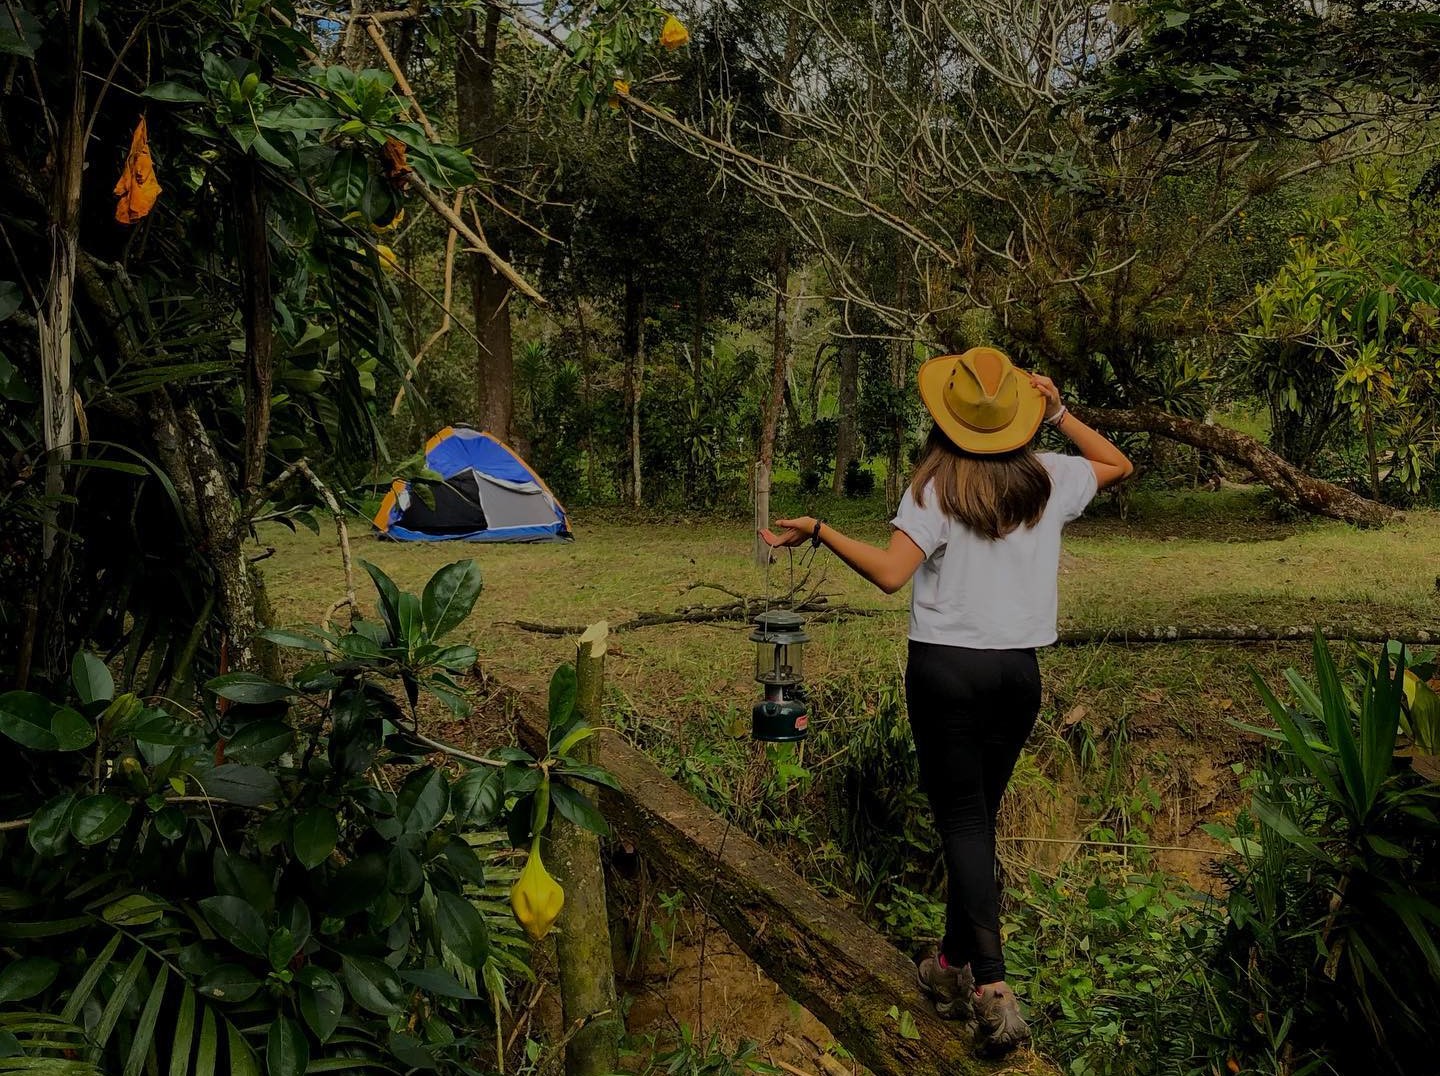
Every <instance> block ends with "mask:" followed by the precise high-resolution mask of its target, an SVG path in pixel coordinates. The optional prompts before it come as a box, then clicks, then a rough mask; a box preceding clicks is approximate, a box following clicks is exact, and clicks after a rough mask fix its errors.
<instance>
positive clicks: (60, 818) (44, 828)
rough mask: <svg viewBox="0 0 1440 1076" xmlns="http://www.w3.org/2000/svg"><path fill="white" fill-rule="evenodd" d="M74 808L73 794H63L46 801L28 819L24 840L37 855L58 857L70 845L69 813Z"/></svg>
mask: <svg viewBox="0 0 1440 1076" xmlns="http://www.w3.org/2000/svg"><path fill="white" fill-rule="evenodd" d="M74 806H75V796H74V794H73V793H70V792H65V793H63V794H61V795H59V796H56V797H55V798H54V799H51V800H47V801H46V802H45V804H44V806H42V807H41V808H40V809H39V810H38V811H36V812H35V814H34V815H33V816H32V817H31V819H30V828H29V832H27V833H26V835H25V836H26V839H27V840H28V841H29V842H30V847H31V848H33V849H35V851H36V853H37V854H38V855H42V856H58V855H59V854H60V853H61V852H63V851H65V846H66V845H68V844H69V843H70V812H71V810H72V809H73V808H74Z"/></svg>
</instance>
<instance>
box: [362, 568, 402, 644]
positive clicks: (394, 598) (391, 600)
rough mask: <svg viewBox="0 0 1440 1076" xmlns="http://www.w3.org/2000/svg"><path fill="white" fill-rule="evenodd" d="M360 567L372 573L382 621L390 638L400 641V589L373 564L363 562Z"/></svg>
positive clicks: (371, 576)
mask: <svg viewBox="0 0 1440 1076" xmlns="http://www.w3.org/2000/svg"><path fill="white" fill-rule="evenodd" d="M360 567H362V568H364V569H365V570H366V571H367V572H369V573H370V579H371V581H372V582H373V583H374V584H375V593H376V594H377V595H378V596H379V605H380V619H381V620H383V621H385V627H386V628H387V629H389V632H390V638H391V639H392V640H396V641H398V640H399V639H400V637H401V636H400V589H399V588H398V587H397V586H396V585H395V582H394V580H392V579H391V578H390V577H389V576H388V575H386V574H385V572H384V571H383V570H382V569H380V568H378V567H376V566H375V565H374V564H371V563H370V562H369V561H368V560H362V561H361V562H360Z"/></svg>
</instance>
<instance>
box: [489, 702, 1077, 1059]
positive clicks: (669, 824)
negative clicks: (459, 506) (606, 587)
mask: <svg viewBox="0 0 1440 1076" xmlns="http://www.w3.org/2000/svg"><path fill="white" fill-rule="evenodd" d="M510 705H511V707H512V710H511V712H513V713H515V714H516V715H517V719H518V726H519V733H520V739H521V742H522V743H523V744H525V745H526V746H527V747H530V748H532V749H539V748H541V747H542V746H543V744H544V742H545V737H546V717H545V714H544V713H542V712H541V710H540V709H539V708H538V707H537V706H536V705H534V704H533V703H531V702H530V701H529V700H528V699H526V698H524V697H523V696H520V695H511V697H510ZM596 741H597V746H596V749H595V762H596V763H597V764H598V765H600V766H602V767H604V768H605V769H606V770H608V771H610V773H612V774H614V775H615V777H616V779H617V780H618V781H619V784H620V788H621V791H618V792H616V791H613V790H610V789H600V807H601V809H602V810H603V811H604V813H605V817H606V819H607V820H608V821H609V822H610V824H611V825H612V826H613V827H614V828H615V830H616V831H617V832H618V833H619V834H621V835H622V836H624V837H625V839H626V840H628V841H630V842H631V843H632V844H633V845H634V846H635V848H636V849H637V850H638V851H639V852H640V853H641V855H643V856H644V857H645V858H646V859H647V860H648V861H649V862H650V863H651V864H652V865H653V867H654V868H655V870H657V871H659V872H660V873H662V874H664V875H666V876H667V877H668V878H669V879H670V880H671V881H672V882H674V883H675V884H676V885H678V886H680V887H682V888H683V889H685V890H686V891H687V892H690V893H694V894H697V895H701V897H702V899H703V900H704V902H705V909H706V911H707V912H708V913H709V914H710V916H711V917H713V918H714V920H715V921H716V922H717V923H719V924H720V926H721V927H722V928H723V929H724V930H725V931H726V933H728V934H729V935H730V937H731V938H732V939H733V940H734V942H735V944H736V945H737V946H739V948H740V949H742V950H743V951H744V952H745V953H746V955H747V956H749V957H750V959H752V960H753V961H755V963H756V964H757V965H758V966H759V967H760V968H761V969H762V970H763V971H764V972H765V973H766V974H767V975H769V976H770V978H772V979H773V980H774V981H775V982H776V984H777V985H778V986H779V987H780V988H781V989H782V990H784V991H785V993H786V994H787V995H789V996H790V997H791V998H793V999H795V1000H796V1001H797V1002H799V1003H800V1004H801V1005H804V1006H805V1008H807V1009H808V1010H809V1011H810V1012H811V1013H812V1014H814V1016H815V1018H816V1019H817V1020H819V1021H820V1022H821V1023H822V1024H824V1025H825V1026H826V1027H827V1028H829V1030H830V1032H831V1033H832V1034H833V1035H834V1036H835V1037H836V1039H838V1040H839V1041H840V1042H841V1044H843V1045H844V1046H845V1048H846V1049H847V1050H849V1051H850V1052H851V1053H852V1054H853V1055H854V1056H855V1058H856V1059H857V1060H858V1061H860V1063H861V1064H863V1065H864V1066H865V1067H866V1068H868V1069H869V1070H870V1071H871V1072H872V1073H874V1074H875V1076H967V1074H980V1073H995V1072H997V1071H1003V1072H1007V1073H1015V1074H1033V1076H1040V1074H1044V1076H1058V1073H1057V1071H1056V1070H1055V1069H1054V1068H1053V1067H1052V1066H1050V1065H1049V1064H1047V1063H1046V1062H1045V1061H1043V1060H1041V1059H1040V1058H1038V1057H1036V1056H1035V1055H1033V1054H1031V1053H1028V1052H1025V1053H1021V1054H1017V1055H1013V1056H1011V1057H1010V1058H1007V1059H1006V1060H1005V1061H1004V1062H1002V1063H1001V1065H999V1066H996V1065H993V1064H991V1063H988V1062H984V1061H978V1060H976V1059H974V1058H973V1057H971V1055H970V1048H971V1038H970V1035H969V1033H968V1032H967V1031H966V1030H965V1029H964V1028H963V1027H961V1026H958V1025H957V1024H955V1023H953V1022H947V1021H944V1020H941V1019H940V1018H939V1017H937V1016H936V1015H935V1013H934V1010H933V1009H932V1008H931V1007H930V1005H929V1003H928V1002H927V1001H925V1000H924V999H923V998H922V997H921V995H920V991H919V988H918V987H917V985H916V982H915V964H914V963H913V962H912V961H911V960H910V959H909V958H908V957H906V956H905V955H904V954H903V953H901V952H900V951H899V950H898V949H896V948H895V947H894V946H893V945H891V944H890V943H889V942H888V941H886V940H885V939H884V938H883V937H881V936H880V935H879V934H878V933H876V932H875V931H874V930H872V929H870V927H868V926H867V925H866V924H865V923H863V922H862V921H861V920H860V919H859V918H858V917H857V916H855V915H854V914H853V913H852V912H850V911H848V910H846V909H844V908H842V907H840V906H838V905H836V904H834V903H832V902H831V901H828V900H826V899H825V898H824V897H822V896H821V895H820V894H819V893H818V892H817V891H816V890H815V889H814V888H812V887H811V886H810V885H809V884H807V883H806V882H805V881H803V880H802V879H801V878H800V877H799V876H797V875H796V874H795V873H794V872H793V871H792V870H791V869H790V868H789V867H788V866H786V865H785V864H784V863H782V862H781V861H780V860H779V859H778V858H777V857H776V856H774V855H773V854H771V853H770V852H768V851H767V850H766V849H764V848H762V847H761V846H760V845H759V844H758V843H757V842H756V841H754V840H753V839H751V837H750V836H749V835H748V834H746V833H744V832H742V831H740V830H738V829H734V828H733V827H730V826H728V825H727V823H726V822H725V820H724V819H723V818H720V817H719V816H718V815H716V814H715V813H714V812H712V811H710V810H709V809H708V808H706V807H705V806H703V805H702V804H701V803H699V802H698V801H697V800H696V799H694V798H693V797H692V796H691V795H690V794H689V793H688V792H686V791H685V790H684V789H682V788H681V787H680V786H679V785H677V784H676V783H675V782H674V781H672V780H670V778H668V777H667V776H666V775H665V774H664V773H663V772H662V771H661V770H660V769H659V768H658V767H657V766H656V765H655V764H654V763H653V762H651V761H650V760H649V759H648V758H647V757H646V756H645V755H644V753H643V752H641V751H638V750H637V749H635V748H634V747H631V746H630V745H629V744H628V743H626V742H625V741H624V740H623V739H621V738H620V737H619V736H618V735H617V734H615V733H613V732H610V731H608V730H607V731H605V732H603V733H602V734H601V735H600V736H598V737H596Z"/></svg>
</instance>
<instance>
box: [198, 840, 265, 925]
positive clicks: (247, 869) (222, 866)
mask: <svg viewBox="0 0 1440 1076" xmlns="http://www.w3.org/2000/svg"><path fill="white" fill-rule="evenodd" d="M213 874H214V878H215V889H216V891H217V892H219V893H222V894H224V895H225V896H227V897H239V898H240V899H241V900H243V901H245V902H246V903H247V904H249V905H250V906H251V907H252V908H254V909H255V910H256V911H258V912H259V913H260V914H261V916H266V915H269V914H270V913H271V912H273V911H274V910H275V872H274V869H273V868H272V867H271V866H270V865H268V864H267V865H265V866H261V865H260V864H259V863H256V862H255V861H254V860H251V859H246V858H245V857H244V856H242V855H228V854H227V853H225V852H224V851H222V850H220V849H216V851H215V862H214V870H213Z"/></svg>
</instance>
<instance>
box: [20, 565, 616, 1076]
mask: <svg viewBox="0 0 1440 1076" xmlns="http://www.w3.org/2000/svg"><path fill="white" fill-rule="evenodd" d="M366 567H367V569H368V570H369V571H370V574H371V576H372V578H373V579H374V582H375V585H376V589H377V591H378V593H379V602H378V605H379V609H380V614H381V617H380V620H379V622H369V621H357V622H356V623H354V624H353V625H352V627H351V629H350V630H349V631H347V632H345V633H343V634H337V633H334V632H328V631H316V632H314V633H304V634H302V633H294V632H278V631H276V632H269V633H268V634H269V637H270V638H271V640H272V641H274V642H277V643H280V644H282V645H286V646H290V647H293V648H297V649H300V650H304V651H309V652H310V653H311V655H312V656H313V657H314V659H315V660H314V662H313V663H312V664H310V665H308V666H306V667H304V668H303V669H301V670H300V671H299V672H297V673H296V674H295V675H294V676H293V677H292V678H291V679H290V680H289V681H287V682H283V683H281V682H274V681H270V680H267V679H265V678H263V677H260V676H256V675H254V674H251V673H247V672H236V673H229V674H226V675H222V676H219V677H217V678H215V679H213V680H211V681H210V683H209V684H208V685H207V689H208V694H207V696H206V703H205V707H204V710H203V712H202V713H199V714H191V713H188V712H186V711H185V710H184V709H183V708H181V707H178V706H176V705H173V704H168V703H167V704H166V705H163V706H161V705H152V704H151V703H150V702H148V701H142V700H140V699H138V698H136V697H135V696H134V695H130V694H122V695H119V696H118V697H117V696H116V694H115V689H114V685H113V682H112V680H111V677H110V672H109V670H108V669H107V667H106V666H105V664H104V663H103V662H101V661H100V660H99V659H98V658H96V657H94V656H93V655H90V654H86V653H82V654H80V655H79V656H77V658H76V659H75V662H74V667H73V676H72V681H73V683H72V693H71V697H70V698H68V699H66V700H65V701H63V702H58V703H57V702H52V701H50V700H47V699H46V698H44V697H42V696H40V695H37V694H31V693H28V692H23V691H13V692H9V693H7V694H5V695H4V696H0V733H3V734H4V735H5V736H7V737H8V738H9V739H10V740H13V741H15V743H16V744H17V745H18V746H19V765H17V766H16V767H15V772H16V773H17V774H23V778H21V779H17V780H15V781H12V782H10V783H9V784H8V785H7V788H6V790H5V791H4V792H0V811H3V813H4V816H5V817H16V822H13V823H9V824H5V825H4V826H3V827H0V909H3V912H4V919H3V925H0V938H3V940H4V941H3V944H4V947H5V951H6V953H7V954H8V955H9V956H10V957H11V960H10V962H9V963H8V964H7V965H6V966H5V967H4V968H3V970H0V1005H4V1006H5V1008H6V1010H7V1012H6V1014H5V1015H4V1016H3V1017H0V1069H4V1068H12V1067H15V1065H19V1066H21V1067H25V1068H27V1069H31V1070H34V1071H54V1072H67V1073H95V1072H101V1071H104V1072H117V1073H119V1072H122V1071H123V1072H124V1073H126V1074H131V1073H137V1074H138V1073H140V1072H142V1071H147V1072H153V1071H156V1070H157V1069H163V1068H164V1067H165V1066H168V1067H169V1071H172V1072H213V1071H228V1072H232V1073H237V1074H245V1073H258V1072H260V1071H262V1069H263V1070H264V1071H266V1072H268V1073H269V1076H291V1074H298V1073H303V1072H305V1071H307V1067H308V1070H309V1071H350V1070H354V1069H360V1068H379V1069H382V1070H385V1071H407V1070H413V1069H426V1070H430V1071H438V1072H445V1073H465V1072H473V1071H475V1069H474V1067H473V1064H474V1059H475V1057H476V1055H477V1053H478V1051H479V1050H480V1049H481V1048H482V1044H483V1042H484V1040H483V1036H484V1034H485V1031H486V1028H487V1017H488V1012H489V1010H490V1009H491V1008H493V1007H495V1006H498V1005H500V1004H501V1003H502V1002H503V997H502V995H503V989H504V980H505V975H506V974H507V972H523V971H524V964H523V961H522V959H521V958H522V956H523V954H525V953H526V952H527V949H528V947H527V946H526V944H525V943H524V942H523V940H522V939H520V938H519V937H518V934H517V932H516V931H515V929H514V925H513V924H512V923H511V921H510V919H509V916H508V915H506V914H504V910H503V909H504V906H503V904H500V903H499V902H498V900H497V896H498V894H497V893H496V892H495V879H494V878H490V879H487V876H486V862H485V857H484V856H482V855H481V854H477V850H476V848H477V846H479V847H482V848H486V849H489V848H493V847H494V844H495V841H494V840H492V839H490V838H489V837H488V836H487V835H485V834H483V833H480V834H477V833H476V832H474V831H476V830H483V829H485V828H486V827H494V828H496V829H497V835H498V832H501V831H500V830H499V827H500V826H501V825H502V824H503V826H504V829H503V832H506V833H508V835H509V838H510V840H511V841H512V842H513V843H515V844H521V843H523V842H525V841H526V840H528V839H529V838H530V836H531V831H532V829H534V830H536V831H539V830H541V829H543V825H544V819H543V817H537V816H541V815H543V813H544V803H543V800H544V799H545V798H547V797H545V796H543V795H541V796H538V797H537V793H538V792H541V791H542V790H543V789H545V788H546V786H547V785H550V786H551V787H550V789H549V791H550V794H551V797H553V802H554V804H555V807H556V810H557V811H558V812H559V813H560V814H562V815H565V816H566V817H567V818H569V819H570V820H571V821H573V822H575V823H576V824H579V825H584V826H588V827H590V828H593V829H600V828H603V825H604V823H603V821H602V820H601V819H600V818H599V816H598V814H597V813H596V811H595V808H594V807H593V806H592V805H591V804H590V803H589V801H588V800H586V799H585V797H584V796H582V795H581V794H580V793H579V792H578V791H576V790H575V789H574V788H572V787H570V786H569V785H568V784H566V783H565V782H566V776H567V775H568V778H569V779H574V780H581V781H592V782H595V781H599V782H608V781H609V780H610V779H609V778H608V776H607V775H605V774H604V773H603V772H601V771H598V770H595V769H594V768H593V767H586V766H582V765H580V764H579V763H576V762H574V761H572V760H571V759H570V758H569V757H568V755H567V751H568V749H569V747H570V746H572V745H573V744H574V743H575V742H578V741H579V740H580V739H583V737H584V736H585V735H586V734H587V732H588V730H587V729H586V727H585V726H584V725H583V723H581V722H580V721H579V720H578V719H577V718H576V717H575V715H574V699H575V682H574V673H573V670H570V669H568V668H563V669H562V670H560V672H558V673H557V674H556V677H555V680H554V682H553V684H552V690H551V717H552V722H551V725H552V735H551V751H550V755H549V757H548V758H546V759H545V760H544V763H543V765H542V764H539V763H537V760H536V759H534V758H533V757H532V756H530V755H529V754H527V753H526V752H523V751H520V750H518V749H516V748H510V749H505V750H502V751H501V752H498V753H497V757H496V758H495V759H478V758H473V759H470V761H471V762H473V763H474V765H473V766H472V767H470V768H467V769H465V770H464V771H463V772H462V773H461V774H460V775H459V776H458V777H457V776H455V775H454V774H453V773H452V772H451V768H450V767H449V766H436V765H433V764H430V763H428V762H426V761H425V756H427V755H431V754H432V753H434V751H435V749H436V748H443V745H439V744H435V743H434V742H433V741H426V740H424V738H423V737H421V736H420V734H419V731H418V721H417V717H416V707H417V703H418V700H419V695H420V692H421V691H422V690H425V691H428V692H429V693H431V694H433V695H435V696H436V697H438V698H439V699H440V700H441V701H443V702H444V703H446V704H447V705H449V706H451V707H452V708H454V709H456V710H460V709H463V708H465V707H466V706H467V703H466V700H465V699H464V698H463V693H462V691H461V689H460V687H459V686H458V684H457V682H456V681H455V679H454V674H455V673H457V672H459V671H462V670H465V669H468V668H469V667H470V666H471V665H472V664H473V662H474V660H475V651H474V649H473V648H471V647H469V646H465V645H454V644H446V643H445V642H444V636H445V635H447V634H448V633H449V632H450V631H452V630H453V629H454V628H455V627H457V626H458V625H459V624H460V623H461V622H462V621H463V620H464V619H465V617H466V616H467V615H468V613H469V611H470V609H471V607H472V606H473V604H474V602H475V600H476V598H477V596H478V595H479V593H480V588H481V579H480V573H479V570H478V569H477V568H476V566H475V565H474V563H473V562H471V561H461V562H457V563H455V564H451V565H448V566H447V567H445V568H442V569H441V570H440V571H439V572H437V573H436V574H435V576H434V577H433V578H432V579H431V580H430V581H429V583H428V584H427V585H426V587H425V589H424V593H423V594H422V595H416V594H411V593H406V592H402V591H400V590H399V589H398V588H397V587H396V586H395V584H394V583H393V582H391V580H390V579H389V578H388V577H386V576H385V575H384V573H383V572H381V571H380V570H379V569H377V568H375V567H373V566H371V565H366ZM21 815H23V816H24V817H17V816H21ZM482 998H488V1001H485V1000H482ZM21 1003H23V1005H24V1009H20V1005H21ZM6 1058H11V1059H14V1060H13V1061H10V1062H7V1061H5V1060H4V1059H6ZM317 1063H318V1064H319V1065H321V1066H322V1067H320V1068H318V1069H317V1068H316V1067H315V1066H316V1065H317Z"/></svg>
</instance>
